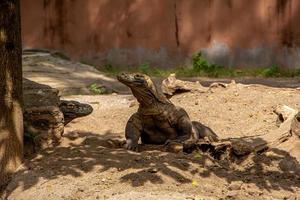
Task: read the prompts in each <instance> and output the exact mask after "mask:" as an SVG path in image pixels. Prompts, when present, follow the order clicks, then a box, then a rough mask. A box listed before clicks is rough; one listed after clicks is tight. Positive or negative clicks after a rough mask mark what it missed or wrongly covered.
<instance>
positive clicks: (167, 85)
mask: <svg viewBox="0 0 300 200" xmlns="http://www.w3.org/2000/svg"><path fill="white" fill-rule="evenodd" d="M161 89H162V92H163V93H164V94H165V95H167V96H172V95H174V94H176V93H181V92H190V91H198V92H206V91H207V88H205V87H203V86H202V85H201V84H200V83H199V82H198V81H196V82H191V81H183V80H178V79H176V76H175V74H170V76H169V77H168V78H166V79H165V80H163V81H162V85H161Z"/></svg>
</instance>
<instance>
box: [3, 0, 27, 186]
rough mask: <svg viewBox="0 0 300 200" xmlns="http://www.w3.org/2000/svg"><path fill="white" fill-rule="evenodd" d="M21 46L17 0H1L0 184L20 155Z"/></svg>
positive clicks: (21, 153)
mask: <svg viewBox="0 0 300 200" xmlns="http://www.w3.org/2000/svg"><path fill="white" fill-rule="evenodd" d="M21 56H22V48H21V27H20V2H19V0H1V1H0V186H1V185H4V184H5V183H6V182H7V180H8V179H9V177H10V175H11V174H13V173H14V171H15V170H16V168H17V167H18V166H19V165H20V164H21V161H22V155H23V116H22V57H21Z"/></svg>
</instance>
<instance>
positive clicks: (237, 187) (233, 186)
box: [228, 181, 243, 190]
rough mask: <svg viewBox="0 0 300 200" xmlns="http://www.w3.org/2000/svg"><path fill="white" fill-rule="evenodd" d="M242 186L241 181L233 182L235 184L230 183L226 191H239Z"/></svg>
mask: <svg viewBox="0 0 300 200" xmlns="http://www.w3.org/2000/svg"><path fill="white" fill-rule="evenodd" d="M242 184H243V182H241V181H235V182H232V183H231V184H230V185H229V186H228V189H229V190H240V189H241V187H242Z"/></svg>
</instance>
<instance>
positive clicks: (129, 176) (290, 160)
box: [6, 84, 300, 200]
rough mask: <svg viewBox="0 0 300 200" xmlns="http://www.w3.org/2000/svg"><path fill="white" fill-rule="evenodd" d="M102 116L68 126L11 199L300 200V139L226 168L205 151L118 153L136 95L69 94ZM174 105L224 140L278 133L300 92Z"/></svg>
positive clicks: (12, 188) (240, 90)
mask: <svg viewBox="0 0 300 200" xmlns="http://www.w3.org/2000/svg"><path fill="white" fill-rule="evenodd" d="M63 99H73V100H77V101H81V102H86V103H89V104H91V105H92V106H93V108H94V112H93V113H92V114H91V115H89V116H87V117H84V118H78V119H76V120H74V121H73V122H71V123H70V124H69V125H67V127H66V129H65V134H64V136H65V137H64V138H63V140H62V142H61V144H60V145H59V146H58V147H56V148H53V149H48V150H46V151H44V152H41V153H39V154H37V155H34V156H33V157H32V158H28V159H26V162H25V163H24V165H23V166H22V167H21V168H20V169H19V171H18V172H17V174H16V175H15V177H14V178H13V180H12V182H11V183H10V184H9V185H8V188H7V191H6V194H7V195H8V199H9V200H30V199H35V200H60V199H61V200H62V199H69V200H77V199H78V200H79V199H85V200H89V199H91V200H92V199H118V200H119V199H122V200H123V199H124V200H127V199H128V200H129V199H153V200H154V199H166V200H167V199H174V200H177V199H194V200H200V199H293V200H294V199H300V188H299V187H300V164H299V161H300V142H299V141H300V140H299V139H298V138H296V137H292V138H291V139H289V140H288V141H287V142H285V143H283V144H282V145H280V146H279V147H278V148H276V149H272V150H271V151H269V152H267V153H264V154H261V155H255V156H251V157H249V158H247V159H245V160H243V161H242V162H241V163H238V164H237V163H235V164H234V163H233V164H230V165H228V164H226V163H223V162H222V161H216V160H213V159H212V158H211V157H210V156H208V155H206V154H202V153H193V154H188V155H186V154H183V153H178V154H175V153H168V152H162V151H159V148H158V147H157V148H156V147H152V146H149V147H147V146H146V147H145V146H144V147H143V148H142V149H143V151H142V152H140V153H134V152H130V151H127V150H125V149H122V148H115V147H114V145H113V144H112V143H111V141H110V140H111V139H124V127H125V124H126V121H127V119H128V118H129V116H130V115H131V114H132V113H134V112H135V111H136V110H137V108H138V104H137V102H136V101H135V99H134V98H133V97H132V96H131V95H97V96H80V95H76V96H64V97H63ZM171 100H172V102H173V103H175V104H176V105H178V106H182V107H184V108H185V109H186V110H187V112H188V113H189V115H190V117H191V119H193V120H199V121H201V122H203V123H204V124H206V125H208V126H210V127H211V128H212V129H213V130H214V131H215V132H216V133H218V135H219V136H220V137H221V138H227V137H241V136H249V135H261V134H266V133H268V132H269V131H271V130H274V129H276V128H277V126H276V114H275V113H274V112H273V109H274V106H276V105H278V104H285V105H288V106H290V107H292V108H294V109H298V110H300V90H297V89H289V88H272V87H266V86H262V85H242V84H235V85H232V86H230V87H228V88H217V89H214V90H213V92H205V93H198V92H194V93H183V94H179V95H176V96H174V97H172V99H171Z"/></svg>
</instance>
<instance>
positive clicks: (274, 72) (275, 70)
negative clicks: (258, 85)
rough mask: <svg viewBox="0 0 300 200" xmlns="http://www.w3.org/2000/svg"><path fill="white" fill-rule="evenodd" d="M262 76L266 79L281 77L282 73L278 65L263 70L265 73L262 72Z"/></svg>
mask: <svg viewBox="0 0 300 200" xmlns="http://www.w3.org/2000/svg"><path fill="white" fill-rule="evenodd" d="M261 75H262V76H264V77H278V76H280V75H281V73H280V69H279V67H278V66H276V65H273V66H271V67H269V68H265V69H263V71H262V72H261Z"/></svg>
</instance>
